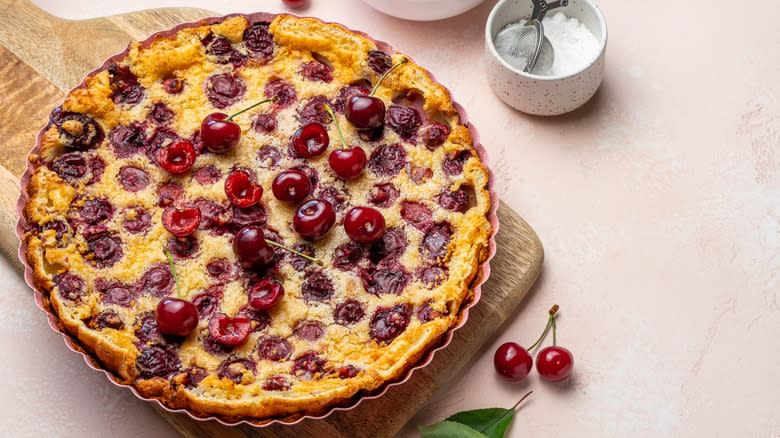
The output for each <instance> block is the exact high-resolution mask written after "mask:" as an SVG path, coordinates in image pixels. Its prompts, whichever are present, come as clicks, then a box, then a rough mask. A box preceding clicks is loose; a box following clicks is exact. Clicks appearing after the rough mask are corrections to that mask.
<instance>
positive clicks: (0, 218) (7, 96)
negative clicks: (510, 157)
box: [0, 0, 543, 438]
mask: <svg viewBox="0 0 780 438" xmlns="http://www.w3.org/2000/svg"><path fill="white" fill-rule="evenodd" d="M210 15H214V14H213V13H210V12H208V11H204V10H198V9H188V8H175V9H156V10H150V11H143V12H137V13H131V14H124V15H118V16H112V17H106V18H99V19H92V20H81V21H71V20H63V19H60V18H56V17H53V16H51V15H48V14H46V13H45V12H43V11H42V10H40V9H38V8H37V7H35V6H34V5H32V4H31V3H29V2H28V1H27V0H0V22H2V23H13V24H14V25H13V26H0V138H2V139H3V147H2V148H0V250H2V252H3V253H4V254H5V255H6V256H8V257H9V259H10V260H12V261H14V262H16V263H17V265H18V266H19V269H21V264H20V263H18V261H17V259H16V254H17V246H18V242H17V240H16V238H15V237H14V232H15V228H16V222H17V220H18V218H17V215H16V201H17V198H18V196H19V177H20V176H21V174H22V173H23V172H24V169H25V167H26V164H25V157H26V155H27V153H28V151H29V150H30V149H31V148H32V147H33V145H34V142H35V135H36V134H37V132H38V131H39V130H40V128H42V127H43V126H44V124H45V123H46V118H47V117H48V113H49V111H50V110H51V109H52V108H54V107H55V106H57V105H58V104H59V103H60V101H61V99H62V97H63V96H64V93H65V92H66V91H67V90H69V89H71V88H72V87H74V86H76V85H77V84H78V83H79V82H81V79H82V77H83V75H84V74H85V73H86V72H88V71H90V70H92V69H94V68H95V67H97V66H99V65H100V64H101V63H102V62H103V61H104V60H105V59H106V58H107V57H108V56H110V55H112V54H114V53H117V52H120V51H122V50H123V49H124V48H125V47H126V46H127V44H128V43H129V42H130V41H133V40H140V39H144V38H145V37H146V36H148V35H149V34H151V33H153V32H157V31H160V30H164V29H167V28H170V27H173V26H174V25H176V24H178V23H181V22H186V21H194V20H197V19H198V18H202V17H206V16H210ZM19 119H23V120H24V121H25V123H14V121H15V120H19ZM498 216H499V220H500V223H501V228H500V231H499V233H498V235H497V237H496V243H497V246H498V252H497V254H496V257H495V259H494V260H493V262H492V263H491V269H492V275H491V277H490V279H489V280H488V281H487V283H485V285H484V286H483V289H482V290H483V292H482V299H481V301H480V302H479V303H478V304H477V305H476V306H474V307H473V308H472V309H471V311H470V317H469V320H468V322H467V323H466V325H465V326H464V327H462V328H461V329H460V330H458V331H457V332H456V333H455V336H454V338H453V340H452V343H451V344H450V345H449V346H448V347H447V348H446V349H444V350H441V351H439V352H438V353H436V356H435V358H434V360H433V362H432V363H431V364H430V365H429V366H428V367H426V368H424V369H422V370H418V371H417V372H415V373H414V375H413V376H412V378H411V379H410V380H409V381H408V382H406V383H405V384H403V385H400V386H395V387H392V388H391V389H390V390H389V391H388V392H387V393H386V394H385V395H384V396H383V397H382V398H381V399H376V400H364V401H363V402H362V403H361V404H360V405H359V406H358V407H356V408H355V409H352V410H350V411H344V412H341V411H339V412H335V413H333V414H332V415H330V416H329V417H328V418H326V419H325V420H304V421H302V422H301V423H299V424H297V425H294V426H282V425H274V426H270V427H266V428H262V429H257V428H253V427H251V426H246V425H242V426H237V427H227V426H223V425H220V424H218V423H216V422H213V421H209V422H199V421H194V420H192V419H191V418H189V417H188V416H186V415H181V414H171V413H169V412H166V411H164V410H162V409H160V408H159V407H158V406H157V405H156V404H154V406H155V408H156V409H157V410H158V411H159V412H160V414H161V415H163V416H164V417H165V418H166V419H167V420H168V421H169V422H170V423H171V424H172V425H173V426H174V427H175V428H176V429H177V430H178V431H179V432H180V433H181V434H182V435H183V436H186V437H188V438H196V437H197V438H212V437H223V438H234V437H235V438H238V437H243V438H259V437H283V436H287V437H289V436H294V435H298V436H316V437H334V438H341V437H344V438H347V437H350V438H351V437H388V436H393V435H394V434H395V433H396V432H397V431H398V430H400V428H401V427H402V426H403V425H404V424H405V423H406V422H407V421H408V420H409V418H411V417H412V416H413V415H414V413H415V412H416V411H418V410H419V409H420V408H421V407H423V406H424V405H425V404H426V403H427V402H428V400H430V399H431V397H432V396H433V395H434V393H435V392H436V391H437V390H438V389H439V388H440V387H442V385H444V384H445V383H447V382H448V381H450V380H452V379H453V378H454V377H456V376H457V375H458V374H459V373H460V371H461V370H462V368H463V367H464V366H465V365H466V364H467V363H468V362H469V360H470V359H471V358H472V357H473V356H474V354H475V353H476V352H477V351H478V350H479V349H480V347H481V346H482V345H483V344H484V343H485V342H486V341H487V340H488V339H489V338H490V337H491V336H492V335H493V333H495V331H496V330H497V329H498V328H499V326H501V325H502V324H503V323H504V321H506V320H507V318H509V317H510V316H511V315H512V314H513V313H514V311H515V309H516V308H517V305H518V304H519V303H520V302H521V300H522V299H523V297H524V296H525V295H526V293H527V292H528V291H529V289H530V288H531V286H532V285H533V283H534V281H536V278H537V277H538V275H539V273H540V271H541V265H542V259H543V250H542V246H541V243H540V242H539V239H538V237H537V236H536V234H535V233H534V231H533V230H532V229H531V228H530V226H529V225H528V224H527V223H526V222H525V221H523V219H522V218H520V216H518V215H517V214H516V213H515V212H514V211H512V210H511V209H510V208H509V207H507V206H506V205H505V204H503V203H502V204H501V205H500V206H499V209H498Z"/></svg>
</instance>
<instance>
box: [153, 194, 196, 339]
mask: <svg viewBox="0 0 780 438" xmlns="http://www.w3.org/2000/svg"><path fill="white" fill-rule="evenodd" d="M169 208H170V207H169ZM196 210H197V209H196ZM165 256H166V257H167V258H168V265H169V266H170V269H171V275H172V276H173V281H174V284H175V286H176V293H177V294H178V293H179V276H178V275H176V265H175V264H174V262H173V256H172V255H171V253H169V252H167V251H166V252H165ZM155 319H156V320H157V327H158V329H159V330H160V332H161V333H163V334H165V335H172V336H181V337H184V336H187V335H189V334H190V333H192V331H193V330H195V327H196V326H197V325H198V309H197V308H196V307H195V305H194V304H192V303H191V302H189V301H185V300H182V299H181V298H175V297H167V298H163V299H162V300H161V301H160V303H159V304H157V312H156V313H155Z"/></svg>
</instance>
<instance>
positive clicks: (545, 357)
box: [536, 345, 574, 382]
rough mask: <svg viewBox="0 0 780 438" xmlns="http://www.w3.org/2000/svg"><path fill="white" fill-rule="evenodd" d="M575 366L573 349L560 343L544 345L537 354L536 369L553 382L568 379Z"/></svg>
mask: <svg viewBox="0 0 780 438" xmlns="http://www.w3.org/2000/svg"><path fill="white" fill-rule="evenodd" d="M573 367H574V356H572V354H571V351H569V350H568V349H566V348H563V347H561V346H559V345H551V346H549V347H544V348H542V349H541V350H540V351H539V354H537V355H536V371H537V372H538V373H539V375H540V376H541V377H542V378H543V379H545V380H549V381H551V382H560V381H561V380H566V378H567V377H569V374H571V370H572V368H573Z"/></svg>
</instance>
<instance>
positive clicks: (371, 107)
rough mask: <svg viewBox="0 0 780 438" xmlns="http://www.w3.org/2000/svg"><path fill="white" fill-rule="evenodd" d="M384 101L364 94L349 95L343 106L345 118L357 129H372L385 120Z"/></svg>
mask: <svg viewBox="0 0 780 438" xmlns="http://www.w3.org/2000/svg"><path fill="white" fill-rule="evenodd" d="M385 110H386V108H385V103H384V102H383V101H382V99H380V98H378V97H374V96H367V95H365V94H357V95H354V96H351V97H350V98H349V100H348V101H347V105H346V106H345V107H344V115H345V116H346V117H347V120H349V121H350V123H352V125H353V126H355V128H358V129H373V128H376V127H378V126H380V125H382V123H384V121H385Z"/></svg>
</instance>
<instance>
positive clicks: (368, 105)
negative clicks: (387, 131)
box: [344, 59, 406, 129]
mask: <svg viewBox="0 0 780 438" xmlns="http://www.w3.org/2000/svg"><path fill="white" fill-rule="evenodd" d="M403 64H406V59H404V60H403V61H401V62H399V63H398V64H396V65H394V66H392V67H390V69H389V70H387V71H386V72H385V74H383V75H382V77H381V78H379V80H378V81H377V83H376V85H374V88H373V89H372V90H371V93H369V94H355V95H352V96H350V98H349V99H348V100H347V103H346V105H344V115H345V116H346V117H347V120H349V122H350V123H352V125H353V126H354V127H355V128H357V129H374V128H378V127H379V126H382V124H383V123H384V122H385V112H386V108H385V103H384V101H382V99H380V98H378V97H376V96H374V93H376V90H377V88H379V85H380V84H381V83H382V81H383V80H384V79H385V78H386V77H387V75H389V74H390V72H392V71H393V70H395V69H396V68H398V66H400V65H403Z"/></svg>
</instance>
